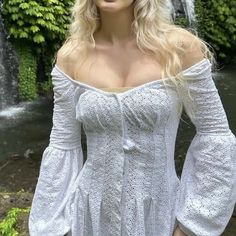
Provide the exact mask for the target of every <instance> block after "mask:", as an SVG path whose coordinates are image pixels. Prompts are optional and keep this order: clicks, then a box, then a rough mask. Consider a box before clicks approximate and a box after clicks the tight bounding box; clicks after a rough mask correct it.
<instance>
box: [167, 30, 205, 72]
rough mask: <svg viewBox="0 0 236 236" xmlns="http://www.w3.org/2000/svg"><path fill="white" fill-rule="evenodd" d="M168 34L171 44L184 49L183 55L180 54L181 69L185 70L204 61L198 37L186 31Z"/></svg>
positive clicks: (174, 31)
mask: <svg viewBox="0 0 236 236" xmlns="http://www.w3.org/2000/svg"><path fill="white" fill-rule="evenodd" d="M168 34H169V35H168V38H169V40H170V41H171V42H172V43H175V44H179V45H180V47H181V48H182V49H184V53H181V60H182V65H183V69H187V68H188V67H191V66H192V65H194V64H195V63H197V62H199V61H201V60H203V59H204V54H203V52H202V42H201V40H200V38H199V37H197V36H196V35H194V34H193V33H191V32H189V31H188V30H186V29H181V30H178V29H177V30H173V31H171V32H170V33H168Z"/></svg>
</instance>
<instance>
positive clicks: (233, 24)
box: [195, 0, 236, 60]
mask: <svg viewBox="0 0 236 236" xmlns="http://www.w3.org/2000/svg"><path fill="white" fill-rule="evenodd" d="M195 13H196V18H197V22H198V23H197V31H198V32H199V34H200V36H201V37H203V38H204V39H205V40H206V41H207V42H209V43H210V44H211V46H213V48H214V49H215V51H216V53H217V55H219V58H220V59H224V60H225V59H228V60H230V58H231V57H233V56H234V55H235V52H236V1H231V0H207V1H204V0H196V1H195ZM226 57H227V58H226Z"/></svg>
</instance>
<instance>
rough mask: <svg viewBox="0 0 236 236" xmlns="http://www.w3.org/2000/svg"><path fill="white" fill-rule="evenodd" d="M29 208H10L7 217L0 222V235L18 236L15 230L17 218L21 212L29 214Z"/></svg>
mask: <svg viewBox="0 0 236 236" xmlns="http://www.w3.org/2000/svg"><path fill="white" fill-rule="evenodd" d="M29 211H30V208H15V207H14V208H12V209H11V210H10V211H9V212H8V213H7V216H6V217H5V218H4V219H3V221H1V222H0V235H1V236H19V235H20V234H19V232H17V231H16V230H15V228H14V227H15V225H16V223H17V218H18V215H19V213H21V212H27V213H28V212H29Z"/></svg>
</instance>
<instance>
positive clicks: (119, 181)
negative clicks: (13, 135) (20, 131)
mask: <svg viewBox="0 0 236 236" xmlns="http://www.w3.org/2000/svg"><path fill="white" fill-rule="evenodd" d="M182 72H183V75H184V81H185V82H186V84H187V86H178V89H177V87H176V86H175V85H174V83H173V82H171V80H170V79H168V78H165V79H164V80H155V81H151V82H148V83H145V84H143V85H140V86H138V87H135V88H132V89H129V90H127V91H125V92H121V93H116V92H108V91H104V90H102V89H99V88H95V87H93V86H90V85H88V84H84V83H82V82H79V81H76V80H73V79H72V78H71V77H69V76H68V75H67V74H65V73H64V72H63V71H62V70H61V69H60V68H59V67H58V66H57V65H55V66H54V67H53V69H52V71H51V75H52V81H53V89H54V109H53V127H52V130H51V134H50V143H49V145H48V146H47V147H46V149H45V150H44V152H43V156H42V162H41V166H40V173H39V178H38V182H37V186H36V189H35V193H34V197H33V202H32V206H31V211H30V216H29V222H28V227H29V232H30V235H31V236H63V235H64V234H66V233H68V235H72V236H172V234H173V232H174V229H175V227H176V226H177V224H178V225H179V227H180V228H181V229H182V230H183V231H184V232H185V233H186V234H187V235H191V236H192V235H193V236H220V235H221V233H222V232H223V231H224V229H225V227H226V226H227V224H228V222H229V220H230V217H231V216H232V213H233V209H234V205H235V202H236V137H235V135H234V134H233V133H232V131H231V130H230V128H229V125H228V121H227V117H226V114H225V111H224V108H223V105H222V102H221V100H220V97H219V94H218V90H217V88H216V86H215V83H214V81H213V78H212V72H211V63H210V61H209V60H208V59H205V58H204V59H203V60H201V61H199V62H197V63H195V64H194V65H192V66H191V67H189V68H187V69H185V70H183V71H182ZM187 88H188V89H189V93H190V95H191V97H189V96H188V89H187ZM191 98H193V100H192V99H191ZM183 108H184V109H185V111H186V113H187V114H188V115H189V117H191V121H192V122H193V124H194V125H195V127H196V134H195V136H194V138H193V139H192V140H191V144H190V146H189V148H188V151H187V154H186V158H185V163H184V166H183V169H182V175H181V179H179V178H178V176H177V174H176V170H175V163H174V151H175V141H176V134H177V129H178V125H179V121H180V117H181V112H182V109H183ZM191 112H193V113H191ZM191 114H194V116H192V115H191ZM81 125H83V128H84V131H85V134H86V141H87V159H86V161H85V162H84V164H83V152H82V146H81Z"/></svg>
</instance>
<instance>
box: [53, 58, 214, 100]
mask: <svg viewBox="0 0 236 236" xmlns="http://www.w3.org/2000/svg"><path fill="white" fill-rule="evenodd" d="M207 61H208V62H209V63H210V61H209V59H207V58H204V59H202V60H200V61H198V62H196V63H194V64H193V65H192V66H190V67H188V68H186V69H184V70H182V71H181V73H182V74H185V73H186V72H189V71H191V70H192V69H194V68H195V67H197V66H199V65H201V64H202V63H205V62H207ZM53 69H56V70H57V71H58V72H59V73H60V74H62V75H63V76H64V77H65V78H66V79H68V80H70V81H71V82H72V83H74V84H76V85H79V86H80V87H83V88H85V89H89V90H93V91H96V92H98V93H101V94H105V95H113V96H114V95H125V94H128V93H131V92H134V91H137V90H140V89H143V88H146V87H148V86H151V85H155V84H160V85H161V84H163V82H164V81H169V80H170V78H168V77H165V78H163V79H157V80H152V81H149V82H146V83H143V84H141V85H138V86H135V87H132V88H131V89H127V90H125V91H123V92H111V91H105V90H103V89H101V88H97V87H94V86H92V85H89V84H86V83H84V82H81V81H79V80H75V79H72V78H71V77H70V76H69V75H68V74H66V73H65V72H64V71H63V70H62V69H60V67H59V66H58V65H57V64H55V65H54V68H53ZM121 88H125V87H121Z"/></svg>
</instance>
